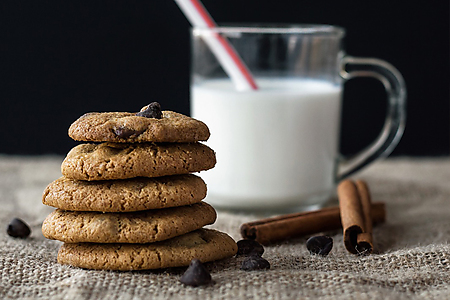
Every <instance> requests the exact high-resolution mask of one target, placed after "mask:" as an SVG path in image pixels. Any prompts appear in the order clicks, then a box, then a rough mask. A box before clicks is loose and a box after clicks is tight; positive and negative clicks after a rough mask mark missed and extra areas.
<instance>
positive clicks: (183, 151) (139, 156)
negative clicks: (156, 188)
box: [61, 143, 216, 180]
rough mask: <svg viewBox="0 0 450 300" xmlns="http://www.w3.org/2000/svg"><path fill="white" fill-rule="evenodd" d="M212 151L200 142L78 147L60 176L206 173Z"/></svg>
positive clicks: (213, 159) (86, 177) (212, 161)
mask: <svg viewBox="0 0 450 300" xmlns="http://www.w3.org/2000/svg"><path fill="white" fill-rule="evenodd" d="M215 164H216V156H215V153H214V151H213V150H212V149H211V148H209V147H207V146H205V145H203V144H200V143H163V144H154V143H135V144H118V143H102V144H80V145H78V146H76V147H74V148H73V149H72V150H70V151H69V153H68V154H67V156H66V158H65V159H64V161H63V163H62V165H61V172H62V174H63V175H64V176H66V177H68V178H71V179H77V180H113V179H127V178H134V177H140V176H142V177H160V176H167V175H178V174H188V173H192V172H199V171H202V170H208V169H211V168H213V167H214V165H215Z"/></svg>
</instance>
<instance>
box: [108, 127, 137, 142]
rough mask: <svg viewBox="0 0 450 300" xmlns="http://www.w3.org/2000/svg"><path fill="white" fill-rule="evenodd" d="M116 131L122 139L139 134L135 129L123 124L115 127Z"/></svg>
mask: <svg viewBox="0 0 450 300" xmlns="http://www.w3.org/2000/svg"><path fill="white" fill-rule="evenodd" d="M114 133H115V135H117V137H119V138H121V139H127V138H129V137H130V136H132V135H136V134H138V132H136V131H135V130H133V129H130V128H127V127H123V126H120V127H116V128H114Z"/></svg>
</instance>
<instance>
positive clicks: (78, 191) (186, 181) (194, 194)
mask: <svg viewBox="0 0 450 300" xmlns="http://www.w3.org/2000/svg"><path fill="white" fill-rule="evenodd" d="M205 197H206V184H205V182H204V181H203V180H202V179H201V178H200V177H198V176H195V175H193V174H187V175H173V176H164V177H157V178H145V177H139V178H132V179H122V180H104V181H84V180H74V179H70V178H66V177H61V178H59V179H57V180H55V181H53V182H52V183H50V184H49V185H48V186H47V188H46V189H45V191H44V193H43V196H42V203H44V204H45V205H48V206H53V207H56V208H61V209H65V210H74V211H100V212H131V211H140V210H147V209H160V208H167V207H174V206H184V205H190V204H194V203H198V202H200V201H201V200H202V199H204V198H205Z"/></svg>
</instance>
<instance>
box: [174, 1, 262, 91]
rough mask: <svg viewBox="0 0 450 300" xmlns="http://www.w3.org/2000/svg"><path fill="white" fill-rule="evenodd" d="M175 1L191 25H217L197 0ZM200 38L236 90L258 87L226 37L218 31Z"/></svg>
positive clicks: (209, 26) (205, 26)
mask: <svg viewBox="0 0 450 300" xmlns="http://www.w3.org/2000/svg"><path fill="white" fill-rule="evenodd" d="M175 2H176V3H177V4H178V6H179V7H180V9H181V11H182V12H183V13H184V15H185V16H186V18H187V19H188V20H189V22H190V23H191V24H192V26H194V27H199V28H215V27H217V25H216V23H215V22H214V20H213V19H212V18H211V16H210V14H209V13H208V12H207V11H206V9H205V7H204V6H203V5H202V3H201V2H200V1H199V0H175ZM202 38H203V40H204V41H205V43H206V44H207V45H208V47H209V48H210V49H211V51H212V52H213V53H214V55H215V56H216V58H217V60H218V61H219V62H220V65H221V66H222V68H223V69H224V70H225V72H226V73H227V74H228V76H230V78H231V80H233V82H234V84H235V85H236V88H237V89H238V90H256V89H258V87H257V85H256V83H255V80H254V79H253V76H252V74H251V73H250V71H249V69H248V68H247V66H246V65H245V64H244V62H243V61H242V59H241V58H240V56H239V54H238V53H237V52H236V50H235V49H234V48H233V46H232V45H231V44H230V43H229V42H228V40H227V39H226V38H224V37H223V36H222V35H220V34H218V33H214V34H212V35H204V36H202Z"/></svg>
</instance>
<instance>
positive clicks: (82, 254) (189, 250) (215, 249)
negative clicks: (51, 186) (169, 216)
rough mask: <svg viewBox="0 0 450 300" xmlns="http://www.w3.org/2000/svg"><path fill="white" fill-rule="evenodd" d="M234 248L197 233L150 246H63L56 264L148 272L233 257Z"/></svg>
mask: <svg viewBox="0 0 450 300" xmlns="http://www.w3.org/2000/svg"><path fill="white" fill-rule="evenodd" d="M236 252H237V245H236V243H235V242H234V240H233V239H232V238H231V237H229V236H228V235H227V234H225V233H222V232H219V231H216V230H212V229H199V230H196V231H193V232H190V233H187V234H184V235H181V236H178V237H175V238H172V239H170V240H166V241H162V242H156V243H150V244H93V243H77V244H63V245H62V246H61V248H60V250H59V252H58V262H59V263H60V264H66V265H72V266H75V267H80V268H85V269H98V270H120V271H130V270H148V269H160V268H170V267H183V266H188V265H189V263H190V261H191V260H192V259H194V258H197V259H199V260H200V261H201V262H209V261H214V260H219V259H224V258H227V257H231V256H233V255H235V254H236Z"/></svg>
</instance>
